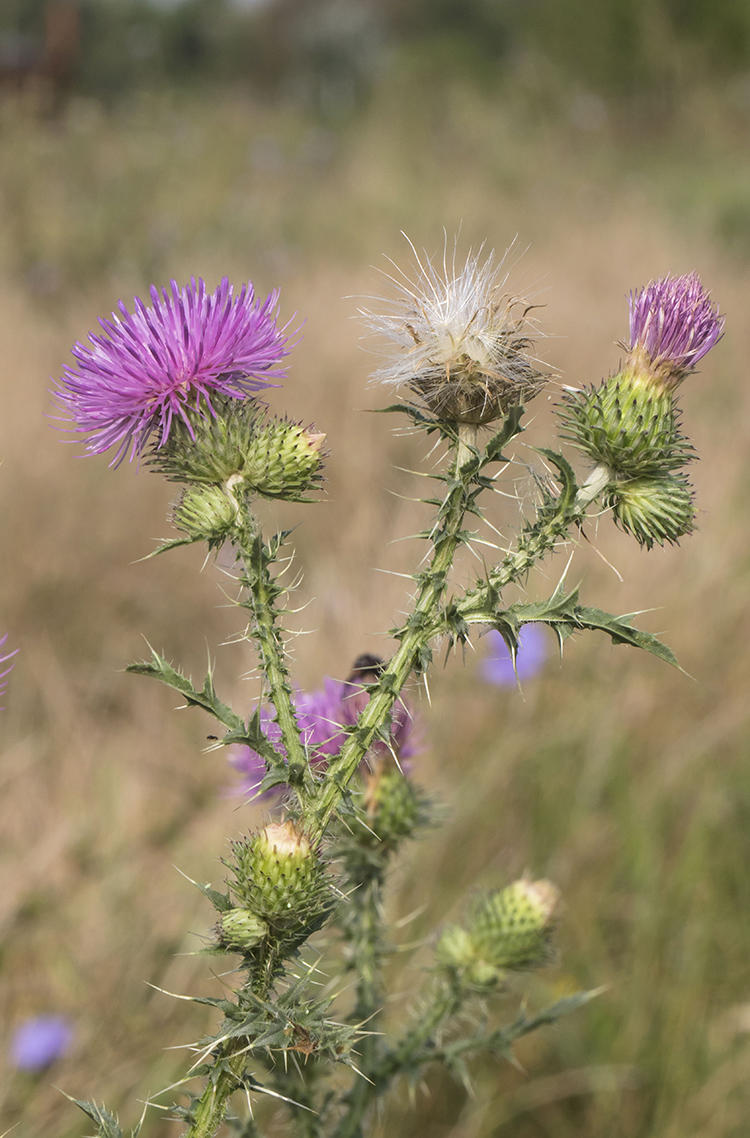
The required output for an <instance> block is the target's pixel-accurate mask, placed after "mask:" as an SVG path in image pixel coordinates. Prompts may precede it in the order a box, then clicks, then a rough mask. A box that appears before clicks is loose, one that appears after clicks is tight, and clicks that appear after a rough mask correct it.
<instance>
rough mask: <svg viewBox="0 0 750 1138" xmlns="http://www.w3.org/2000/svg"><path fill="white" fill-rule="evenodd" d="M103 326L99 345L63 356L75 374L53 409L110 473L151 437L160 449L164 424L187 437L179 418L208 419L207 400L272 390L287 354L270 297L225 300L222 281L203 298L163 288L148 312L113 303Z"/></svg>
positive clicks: (247, 290)
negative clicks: (108, 456)
mask: <svg viewBox="0 0 750 1138" xmlns="http://www.w3.org/2000/svg"><path fill="white" fill-rule="evenodd" d="M118 308H119V312H113V313H112V319H111V320H100V321H99V323H100V324H101V326H102V328H103V329H104V335H103V336H95V335H93V334H91V335H90V336H89V340H90V342H91V345H92V346H91V347H88V346H86V345H84V344H81V343H76V344H75V345H74V346H73V348H72V353H73V356H74V357H75V360H76V366H75V367H65V368H64V369H63V376H62V378H61V379H60V382H59V385H58V389H57V391H56V392H55V395H56V399H57V401H58V403H59V405H60V407H61V408H62V410H63V411H64V412H65V413H66V415H67V416H68V417H69V418H70V419H71V420H72V421H73V423H74V424H75V426H74V430H76V431H79V432H81V433H82V434H87V435H88V438H87V440H86V451H87V452H88V453H89V454H101V453H103V452H104V451H106V450H109V448H110V447H113V446H114V447H116V448H117V449H116V452H115V457H114V459H113V461H112V465H116V464H117V463H118V462H121V461H122V459H123V458H124V457H125V455H126V453H127V451H128V449H129V448H130V458H131V460H132V459H133V458H134V457H135V456H136V455H140V454H141V453H142V451H143V449H144V447H145V445H146V443H147V441H148V440H149V438H150V437H151V436H152V435H153V434H154V433H155V434H156V435H157V436H158V439H157V445H158V446H162V445H163V444H164V443H165V442H166V440H167V438H168V436H169V429H170V426H171V424H172V421H173V419H181V420H183V421H184V422H185V424H186V425H187V427H188V430H189V432H190V434H191V435H192V426H191V423H190V418H189V415H188V412H190V411H193V412H196V411H197V412H198V413H200V414H205V413H206V412H208V414H214V410H213V407H212V403H211V398H212V395H217V394H218V395H223V396H228V397H230V398H233V399H245V398H247V397H248V396H250V395H253V394H255V393H256V392H257V391H260V390H262V389H263V388H266V387H271V386H273V383H272V381H273V380H274V379H279V378H282V377H283V376H284V375H285V369H284V368H280V367H279V366H278V365H279V362H280V360H282V359H283V357H284V356H286V355H288V353H289V350H290V340H289V336H288V335H287V334H286V328H283V329H279V328H278V327H277V323H276V321H277V310H278V292H275V291H274V292H272V293H270V294H269V296H268V297H267V298H266V300H265V301H263V302H262V303H261V302H260V301H259V300H257V299H256V296H255V292H254V289H253V286H252V284H251V283H248V284H247V285H243V286H242V288H241V289H240V292H239V293H238V294H236V295H235V293H234V290H233V288H232V285H230V283H229V281H228V279H227V278H226V277H224V279H223V280H222V282H221V284H220V285H219V287H218V288H217V289H216V291H215V292H213V293H210V294H209V293H208V292H207V291H206V286H205V283H204V282H203V281H202V280H200V279H199V280H198V281H197V282H196V280H195V278H193V279H192V280H191V282H190V284H189V285H186V287H185V288H182V289H180V288H178V286H177V283H176V282H175V281H172V282H171V284H170V288H169V290H167V289H163V290H162V292H161V293H159V291H158V289H157V288H155V287H154V286H153V285H152V287H151V305H150V306H147V305H145V304H144V303H143V302H142V301H141V300H140V299H139V298H138V297H136V298H135V311H134V312H133V314H132V315H131V314H130V313H129V312H128V310H127V308H126V307H125V305H124V304H123V302H122V301H120V302H119V305H118Z"/></svg>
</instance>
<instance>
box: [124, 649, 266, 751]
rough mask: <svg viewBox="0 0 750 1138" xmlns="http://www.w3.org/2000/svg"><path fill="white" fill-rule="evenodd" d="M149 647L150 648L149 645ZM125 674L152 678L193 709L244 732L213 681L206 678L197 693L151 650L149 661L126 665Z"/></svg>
mask: <svg viewBox="0 0 750 1138" xmlns="http://www.w3.org/2000/svg"><path fill="white" fill-rule="evenodd" d="M149 647H151V646H150V645H149ZM125 670H126V672H131V673H132V674H133V675H136V676H152V677H153V678H154V679H157V680H160V681H161V682H162V683H163V684H166V685H167V687H170V688H174V690H175V691H178V692H179V693H180V695H182V696H183V697H184V698H185V700H186V701H187V703H188V704H190V705H191V706H194V707H202V708H203V709H204V711H208V712H210V713H211V715H213V716H215V717H216V719H218V720H219V722H220V723H223V724H224V725H225V726H226V727H229V728H230V730H234V731H238V730H242V731H244V730H245V724H244V723H243V721H242V720H241V719H240V717H239V716H238V715H235V713H234V712H233V711H232V709H231V708H230V707H227V705H226V704H225V703H222V702H221V700H220V699H219V698H218V696H217V695H216V691H215V689H214V686H213V680H212V678H211V676H210V674H209V675H208V676H206V679H205V682H204V684H203V689H202V690H201V691H199V690H198V689H197V688H196V687H194V686H193V683H192V681H191V680H189V679H188V677H187V676H185V675H183V673H182V672H180V671H178V670H177V668H174V667H173V666H172V665H171V664H170V663H169V661H168V660H165V659H164V657H163V656H160V655H159V653H158V652H155V651H154V649H153V648H151V659H150V660H144V661H140V662H137V663H135V664H128V666H127V668H126V669H125Z"/></svg>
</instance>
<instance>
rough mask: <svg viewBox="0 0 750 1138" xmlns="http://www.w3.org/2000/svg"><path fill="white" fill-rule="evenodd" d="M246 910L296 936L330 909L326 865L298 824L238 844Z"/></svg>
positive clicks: (238, 887)
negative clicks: (296, 931) (313, 919)
mask: <svg viewBox="0 0 750 1138" xmlns="http://www.w3.org/2000/svg"><path fill="white" fill-rule="evenodd" d="M233 850H234V855H235V858H236V865H235V867H234V872H235V876H236V879H237V880H236V884H235V886H234V892H235V894H236V895H237V898H238V900H239V903H240V906H241V907H242V908H246V909H248V910H250V911H251V912H252V913H254V914H255V915H256V916H258V917H260V918H261V919H262V920H263V921H265V922H267V923H268V924H269V925H270V926H271V927H272V928H273V929H276V930H286V931H294V930H297V929H299V928H302V927H303V926H305V925H307V924H308V923H309V922H310V920H311V918H313V917H314V916H315V915H318V914H319V913H320V912H321V911H323V910H324V909H325V908H326V907H327V906H328V904H329V901H330V887H329V884H328V881H327V878H326V876H325V872H324V869H323V863H322V862H321V860H320V858H319V857H318V855H317V853H316V852H315V851H314V850H313V848H312V846H311V845H310V841H309V839H308V838H307V836H306V835H305V834H304V833H303V832H302V831H301V830H299V829H297V827H296V825H295V823H294V822H292V821H287V822H274V823H271V824H270V825H268V826H266V827H265V829H264V830H261V831H260V833H258V834H254V835H253V836H252V837H250V838H248V839H247V840H243V841H240V842H235V843H234V844H233Z"/></svg>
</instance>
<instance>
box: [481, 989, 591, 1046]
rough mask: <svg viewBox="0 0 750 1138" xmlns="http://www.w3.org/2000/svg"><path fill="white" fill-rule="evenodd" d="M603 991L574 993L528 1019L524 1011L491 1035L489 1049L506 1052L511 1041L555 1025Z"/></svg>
mask: <svg viewBox="0 0 750 1138" xmlns="http://www.w3.org/2000/svg"><path fill="white" fill-rule="evenodd" d="M603 991H604V989H603V988H592V989H590V990H589V991H587V992H574V993H573V995H572V996H563V998H562V999H561V1000H557V1001H556V1002H555V1003H554V1004H550V1005H549V1007H547V1008H543V1009H542V1011H540V1012H537V1014H536V1015H533V1016H530V1017H527V1015H526V1012H525V1011H521V1013H520V1014H519V1016H518V1017H517V1019H516V1020H515V1021H514V1022H513V1023H512V1024H509V1025H508V1027H504V1028H500V1029H499V1030H498V1031H496V1032H493V1033H492V1035H491V1036H490V1041H491V1042H490V1041H488V1042H489V1043H490V1049H491V1050H506V1049H507V1048H508V1045H509V1044H510V1043H512V1042H513V1040H515V1039H520V1038H521V1036H522V1035H528V1034H529V1032H532V1031H536V1030H537V1028H540V1027H546V1026H547V1025H548V1024H552V1023H557V1021H558V1020H559V1019H561V1018H562V1016H565V1015H569V1014H570V1012H574V1011H577V1010H578V1008H581V1007H583V1006H584V1005H585V1004H588V1003H589V1001H590V1000H593V999H594V998H595V997H596V996H599V995H601V993H602V992H603Z"/></svg>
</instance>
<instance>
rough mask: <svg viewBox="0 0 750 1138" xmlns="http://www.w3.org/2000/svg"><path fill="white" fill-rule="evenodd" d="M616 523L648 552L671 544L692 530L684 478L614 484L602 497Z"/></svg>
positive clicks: (690, 503) (690, 498)
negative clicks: (653, 546) (665, 544)
mask: <svg viewBox="0 0 750 1138" xmlns="http://www.w3.org/2000/svg"><path fill="white" fill-rule="evenodd" d="M604 503H605V505H607V506H611V507H612V512H613V515H614V519H615V521H616V523H617V524H618V525H619V526H621V528H622V529H624V530H626V532H627V533H630V534H632V535H633V537H634V538H635V539H636V540H637V541H638V542H639V543H640V544H641V545H645V547H646V548H647V549H650V548H651V547H652V545H654V543H656V544H658V545H664V543H665V542H666V541H668V542H672V543H675V542H677V541H678V539H679V538H681V537H684V536H685V535H686V534H689V533H691V532H692V530H693V519H694V517H695V509H694V507H693V495H692V491H691V489H690V484H689V482H688V481H687V479H686V478H681V477H679V476H674V475H666V476H665V477H663V478H634V479H631V480H628V481H626V482H618V483H616V484H615V485H614V486H612V487H610V488H609V489H608V491H607V493H606V494H605V497H604Z"/></svg>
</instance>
